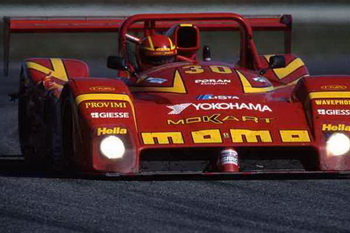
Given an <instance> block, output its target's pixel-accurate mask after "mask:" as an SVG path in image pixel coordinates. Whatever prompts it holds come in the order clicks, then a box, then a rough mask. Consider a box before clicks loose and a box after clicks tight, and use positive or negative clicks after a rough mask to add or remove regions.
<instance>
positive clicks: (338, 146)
mask: <svg viewBox="0 0 350 233" xmlns="http://www.w3.org/2000/svg"><path fill="white" fill-rule="evenodd" d="M349 150H350V139H349V138H348V136H346V135H345V134H343V133H334V134H332V136H330V137H329V138H328V140H327V151H328V153H330V154H332V155H335V156H338V155H344V154H345V153H347V152H348V151H349Z"/></svg>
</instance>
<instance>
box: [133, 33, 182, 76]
mask: <svg viewBox="0 0 350 233" xmlns="http://www.w3.org/2000/svg"><path fill="white" fill-rule="evenodd" d="M176 55H177V51H176V46H175V45H174V44H173V42H172V41H171V39H170V38H169V37H167V36H164V35H159V34H156V35H152V36H147V37H145V38H143V40H142V41H141V44H140V46H139V51H138V63H139V68H140V70H143V71H144V70H147V69H150V68H152V67H154V66H159V65H162V64H166V63H170V62H174V61H175V60H176Z"/></svg>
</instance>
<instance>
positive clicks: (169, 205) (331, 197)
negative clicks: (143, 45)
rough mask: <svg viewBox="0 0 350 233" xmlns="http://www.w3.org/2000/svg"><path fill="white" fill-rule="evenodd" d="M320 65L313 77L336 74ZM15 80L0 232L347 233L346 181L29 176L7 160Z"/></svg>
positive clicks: (3, 139)
mask: <svg viewBox="0 0 350 233" xmlns="http://www.w3.org/2000/svg"><path fill="white" fill-rule="evenodd" d="M306 60H307V59H306ZM345 61H347V62H348V60H346V59H345ZM320 62H321V61H318V60H316V61H315V62H314V64H311V70H320V68H321V73H322V71H323V70H325V71H330V72H331V73H337V71H339V70H340V69H335V68H334V67H335V66H334V65H329V64H328V65H326V64H322V63H320ZM343 62H344V59H340V61H339V62H337V63H336V64H337V65H340V66H341V67H342V69H343V70H341V71H342V72H343V71H344V72H347V73H350V72H348V71H349V67H348V66H344V65H345V64H342V63H343ZM13 67H18V64H15V65H13ZM102 67H103V65H101V66H100V67H99V68H98V69H100V68H101V69H102ZM344 67H345V68H344ZM327 69H328V70H327ZM17 77H18V69H12V70H11V75H10V78H4V77H1V81H0V82H1V85H0V109H1V120H0V127H1V132H2V133H1V134H0V154H1V155H2V156H3V159H1V160H0V232H350V204H349V203H350V179H342V178H339V177H338V178H335V179H331V178H330V177H324V176H316V177H313V178H316V179H309V178H308V177H295V176H287V177H277V178H275V177H273V176H270V177H261V176H260V177H255V178H254V179H248V180H246V179H244V180H242V179H237V177H235V178H233V179H232V180H220V179H218V180H209V179H196V178H195V177H193V179H187V180H182V178H183V177H179V178H174V179H147V180H140V179H138V180H134V181H130V180H118V179H116V178H115V179H114V178H109V179H106V178H101V177H74V176H67V177H62V176H58V175H55V174H50V173H43V172H38V171H36V170H30V169H28V168H26V167H25V166H24V165H23V161H21V160H18V159H16V160H9V159H8V158H10V157H9V155H20V152H19V148H18V138H17V124H16V119H17V108H16V103H13V102H9V101H8V100H9V98H8V97H7V94H8V93H10V92H12V91H16V88H17V82H18V80H17ZM6 158H7V159H6ZM259 178H264V179H259ZM300 178H302V179H300Z"/></svg>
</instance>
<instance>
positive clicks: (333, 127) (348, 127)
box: [322, 124, 350, 131]
mask: <svg viewBox="0 0 350 233" xmlns="http://www.w3.org/2000/svg"><path fill="white" fill-rule="evenodd" d="M322 131H350V125H345V124H338V125H333V124H323V125H322Z"/></svg>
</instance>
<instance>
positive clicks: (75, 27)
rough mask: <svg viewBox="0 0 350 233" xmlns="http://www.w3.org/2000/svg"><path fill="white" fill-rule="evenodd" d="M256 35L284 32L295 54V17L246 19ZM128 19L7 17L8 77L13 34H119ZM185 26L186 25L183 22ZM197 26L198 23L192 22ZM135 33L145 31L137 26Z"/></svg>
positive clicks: (216, 23)
mask: <svg viewBox="0 0 350 233" xmlns="http://www.w3.org/2000/svg"><path fill="white" fill-rule="evenodd" d="M243 17H244V18H245V19H246V20H247V21H248V22H249V24H250V25H251V27H252V29H253V31H284V32H285V33H284V49H285V53H290V52H291V46H292V45H291V44H292V41H291V30H292V16H291V15H261V16H257V15H244V16H243ZM126 18H127V16H118V17H4V34H3V35H4V38H3V43H4V44H3V46H4V54H3V56H4V57H3V59H4V60H3V61H4V75H5V76H8V69H9V59H10V40H11V34H12V33H60V32H62V33H63V32H72V33H73V32H114V33H116V32H118V31H119V29H120V26H121V24H122V23H123V21H124V20H125V19H126ZM176 23H180V22H176V21H174V22H157V25H156V28H157V29H158V30H167V29H168V28H170V27H171V26H172V25H174V24H176ZM182 23H183V22H182ZM189 23H193V24H196V22H192V21H191V22H189ZM197 23H198V24H196V25H197V26H198V27H199V28H200V30H201V31H225V30H226V31H232V30H239V26H238V25H236V24H232V23H230V24H227V23H226V24H225V22H223V21H220V20H210V21H208V22H204V23H203V22H197ZM131 29H133V30H142V29H143V25H141V24H136V25H134V26H133V27H132V28H131Z"/></svg>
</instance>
